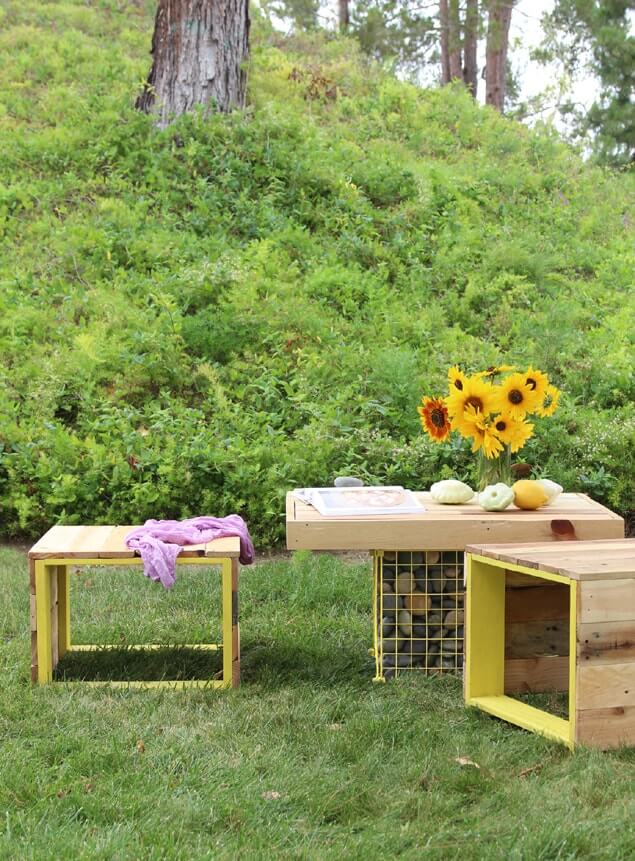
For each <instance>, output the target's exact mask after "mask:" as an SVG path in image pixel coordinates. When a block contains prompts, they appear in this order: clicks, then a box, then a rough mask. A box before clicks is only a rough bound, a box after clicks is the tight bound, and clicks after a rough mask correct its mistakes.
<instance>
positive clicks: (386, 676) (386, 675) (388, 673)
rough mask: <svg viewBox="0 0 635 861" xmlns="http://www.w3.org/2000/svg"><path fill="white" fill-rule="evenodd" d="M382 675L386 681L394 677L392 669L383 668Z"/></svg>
mask: <svg viewBox="0 0 635 861" xmlns="http://www.w3.org/2000/svg"><path fill="white" fill-rule="evenodd" d="M383 675H384V679H385V680H386V681H387V682H388V681H390V679H394V678H395V671H394V670H385V671H384V674H383Z"/></svg>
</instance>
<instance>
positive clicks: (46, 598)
mask: <svg viewBox="0 0 635 861" xmlns="http://www.w3.org/2000/svg"><path fill="white" fill-rule="evenodd" d="M52 574H53V569H52V568H50V567H48V566H47V565H46V564H45V562H44V561H43V560H41V559H38V560H36V562H35V613H36V619H37V667H38V670H37V680H38V682H39V683H40V684H46V683H47V682H52V681H53V648H52V646H53V642H52V636H53V632H52V626H51V576H52Z"/></svg>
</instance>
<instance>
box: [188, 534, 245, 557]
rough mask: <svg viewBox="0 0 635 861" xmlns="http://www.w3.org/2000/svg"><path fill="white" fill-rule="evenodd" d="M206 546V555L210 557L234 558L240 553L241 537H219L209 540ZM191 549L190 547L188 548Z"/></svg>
mask: <svg viewBox="0 0 635 861" xmlns="http://www.w3.org/2000/svg"><path fill="white" fill-rule="evenodd" d="M204 546H205V556H206V557H207V558H208V559H213V558H221V557H222V558H224V559H227V558H229V559H234V558H237V557H238V556H239V555H240V538H238V537H237V536H231V537H229V538H217V539H216V540H215V541H210V542H208V543H207V544H206V545H204ZM187 549H188V550H189V549H190V548H189V547H188V548H187Z"/></svg>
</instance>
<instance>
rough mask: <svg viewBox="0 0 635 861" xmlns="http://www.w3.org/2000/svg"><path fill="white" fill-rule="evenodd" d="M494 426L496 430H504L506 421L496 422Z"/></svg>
mask: <svg viewBox="0 0 635 861" xmlns="http://www.w3.org/2000/svg"><path fill="white" fill-rule="evenodd" d="M494 427H495V428H496V430H497V431H504V430H505V428H506V427H507V422H503V421H500V422H496V424H495V425H494Z"/></svg>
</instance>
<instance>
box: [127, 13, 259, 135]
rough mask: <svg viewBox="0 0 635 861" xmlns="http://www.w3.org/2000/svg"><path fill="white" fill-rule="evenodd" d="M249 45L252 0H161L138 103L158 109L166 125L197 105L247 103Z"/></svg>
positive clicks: (159, 120) (225, 107)
mask: <svg viewBox="0 0 635 861" xmlns="http://www.w3.org/2000/svg"><path fill="white" fill-rule="evenodd" d="M248 49H249V10H248V0H159V6H158V8H157V14H156V18H155V22H154V35H153V36H152V60H153V61H152V69H151V70H150V75H149V76H148V81H147V84H146V85H145V88H144V90H143V92H142V93H141V95H140V96H139V98H138V99H137V108H139V109H140V110H142V111H145V112H146V113H156V114H157V125H159V126H160V127H161V128H164V127H165V126H167V125H168V124H169V123H170V122H171V120H172V119H174V117H178V116H180V115H181V114H184V113H186V112H187V111H189V110H191V109H192V108H193V107H194V106H195V105H205V106H206V107H209V108H211V107H212V106H213V105H214V106H215V107H216V109H217V110H220V111H229V110H231V109H232V108H236V107H238V108H239V107H243V105H244V104H245V88H246V74H245V70H244V68H243V64H244V61H245V60H246V58H247V53H248Z"/></svg>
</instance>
